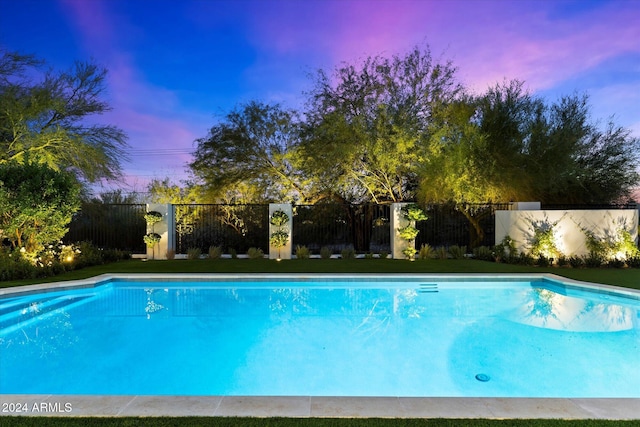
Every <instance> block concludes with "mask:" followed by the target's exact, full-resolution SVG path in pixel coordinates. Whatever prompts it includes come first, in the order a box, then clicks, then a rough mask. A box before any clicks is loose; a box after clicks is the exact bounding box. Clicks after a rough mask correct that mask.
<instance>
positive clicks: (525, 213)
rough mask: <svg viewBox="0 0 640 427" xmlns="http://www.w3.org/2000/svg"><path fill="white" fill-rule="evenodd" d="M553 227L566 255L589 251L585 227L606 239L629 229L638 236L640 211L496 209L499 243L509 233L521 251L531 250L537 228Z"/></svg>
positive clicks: (585, 253) (578, 254)
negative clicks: (639, 214) (639, 215)
mask: <svg viewBox="0 0 640 427" xmlns="http://www.w3.org/2000/svg"><path fill="white" fill-rule="evenodd" d="M545 226H546V227H549V226H552V227H553V231H554V236H555V243H556V247H557V248H558V250H559V251H560V252H561V253H562V254H564V255H565V256H574V255H575V256H584V255H588V254H589V250H588V249H587V244H586V242H587V239H586V235H585V232H584V231H583V230H589V231H591V232H592V233H593V234H594V236H596V237H598V238H602V239H606V238H613V239H615V238H616V236H617V235H618V233H619V230H620V229H625V230H626V231H628V232H629V233H630V234H631V236H632V237H633V238H634V239H635V241H636V243H637V239H638V210H637V209H615V210H553V211H550V210H509V211H496V229H495V237H496V244H498V243H500V242H502V240H503V239H504V238H505V237H506V236H509V237H511V238H512V239H513V241H514V243H515V246H516V249H517V250H518V253H521V252H525V253H528V252H529V250H530V248H531V239H532V237H533V235H534V233H535V228H536V227H545Z"/></svg>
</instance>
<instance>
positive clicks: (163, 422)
mask: <svg viewBox="0 0 640 427" xmlns="http://www.w3.org/2000/svg"><path fill="white" fill-rule="evenodd" d="M0 420H1V423H0V424H2V426H3V427H13V426H15V427H18V426H19V427H41V426H44V427H49V426H50V427H62V426H65V427H66V426H69V427H76V426H77V427H85V426H89V425H90V426H92V427H116V426H129V427H170V426H171V427H173V426H175V427H187V426H189V427H191V426H205V427H237V426H241V427H263V426H268V427H460V426H468V427H631V426H637V425H638V421H608V420H472V419H380V418H367V419H362V418H359V419H348V418H347V419H344V418H236V417H227V418H220V417H217V418H216V417H213V418H205V417H184V418H132V417H127V418H53V417H51V418H44V417H31V418H29V417H2V418H0Z"/></svg>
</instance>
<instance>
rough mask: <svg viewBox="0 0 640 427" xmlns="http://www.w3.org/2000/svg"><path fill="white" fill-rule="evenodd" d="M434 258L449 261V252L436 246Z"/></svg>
mask: <svg viewBox="0 0 640 427" xmlns="http://www.w3.org/2000/svg"><path fill="white" fill-rule="evenodd" d="M436 257H437V258H438V259H449V252H448V251H447V248H445V247H444V246H438V247H437V248H436Z"/></svg>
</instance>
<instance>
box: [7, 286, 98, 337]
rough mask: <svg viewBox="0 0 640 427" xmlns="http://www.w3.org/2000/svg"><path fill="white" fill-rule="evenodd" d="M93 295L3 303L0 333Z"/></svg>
mask: <svg viewBox="0 0 640 427" xmlns="http://www.w3.org/2000/svg"><path fill="white" fill-rule="evenodd" d="M92 296H93V295H65V296H56V297H51V298H45V299H42V298H39V299H37V300H35V299H34V300H27V301H24V300H21V299H16V300H15V301H12V302H8V303H6V304H3V305H2V312H1V313H2V314H0V333H8V332H10V331H12V330H14V329H15V328H17V327H20V326H23V325H25V324H26V323H28V322H31V321H35V320H36V319H37V318H43V317H48V316H50V315H52V314H55V313H60V312H63V311H64V309H66V308H70V306H72V305H76V304H78V303H83V302H84V301H85V300H87V299H88V298H91V297H92Z"/></svg>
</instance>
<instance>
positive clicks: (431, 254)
mask: <svg viewBox="0 0 640 427" xmlns="http://www.w3.org/2000/svg"><path fill="white" fill-rule="evenodd" d="M435 256H436V252H435V250H434V249H433V247H432V246H431V245H429V244H427V243H423V244H422V246H420V250H419V251H418V259H431V258H435Z"/></svg>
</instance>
